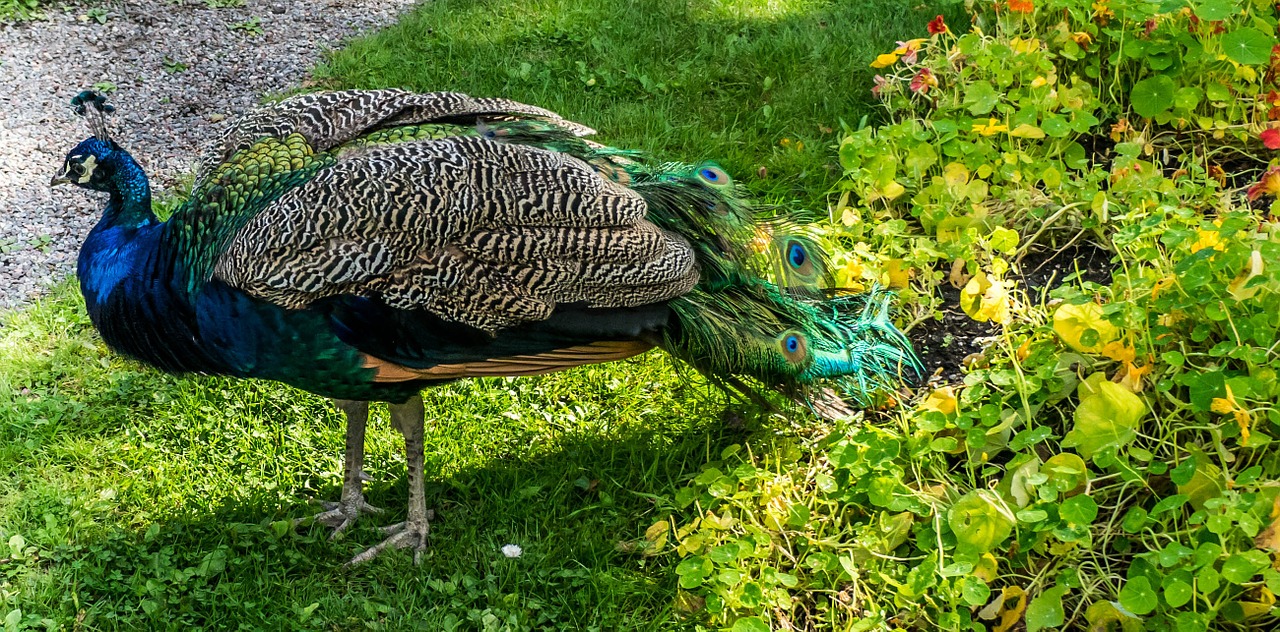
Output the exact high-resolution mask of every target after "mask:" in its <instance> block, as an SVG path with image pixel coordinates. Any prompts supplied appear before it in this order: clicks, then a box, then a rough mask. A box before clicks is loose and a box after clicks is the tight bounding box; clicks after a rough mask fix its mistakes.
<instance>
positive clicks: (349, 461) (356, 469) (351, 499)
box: [315, 399, 382, 539]
mask: <svg viewBox="0 0 1280 632" xmlns="http://www.w3.org/2000/svg"><path fill="white" fill-rule="evenodd" d="M333 403H334V404H336V405H337V406H338V409H339V410H341V411H342V412H344V413H346V415H347V447H346V458H345V460H344V463H343V468H342V496H341V497H340V498H339V499H338V502H329V501H325V502H323V503H321V505H322V506H323V507H324V508H325V511H324V512H323V513H319V514H316V516H315V521H316V522H319V523H322V524H326V525H329V526H330V527H333V534H332V535H330V536H329V539H333V538H336V537H338V535H339V534H341V533H342V532H343V531H346V530H347V529H348V528H350V527H351V526H352V525H354V524H355V523H356V521H357V520H359V519H360V514H361V513H363V512H369V513H382V510H381V509H379V508H377V507H374V506H373V505H370V504H369V503H367V502H365V501H364V482H365V481H366V480H368V476H366V475H365V473H364V428H365V424H367V423H368V421H369V402H361V401H353V400H347V399H335V400H333Z"/></svg>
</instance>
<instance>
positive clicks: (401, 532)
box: [346, 510, 435, 566]
mask: <svg viewBox="0 0 1280 632" xmlns="http://www.w3.org/2000/svg"><path fill="white" fill-rule="evenodd" d="M433 518H435V512H433V511H431V510H427V512H426V515H425V517H424V518H423V519H422V520H418V521H415V520H406V521H404V522H400V523H397V524H393V525H389V526H386V527H382V532H383V533H386V534H387V539H385V540H383V541H382V542H379V543H378V544H377V545H375V546H373V547H372V548H369V549H366V550H365V551H364V552H362V553H360V554H359V555H357V556H355V557H353V558H351V561H350V562H347V563H346V565H347V566H355V565H356V564H360V563H362V562H368V561H369V560H371V559H373V558H375V557H378V555H379V554H381V553H382V552H383V551H385V550H387V549H392V548H394V549H413V563H414V565H415V566H416V565H418V564H420V563H421V562H422V553H423V551H426V550H427V534H428V533H429V532H430V531H431V520H432V519H433Z"/></svg>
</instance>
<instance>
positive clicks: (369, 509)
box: [311, 496, 383, 540]
mask: <svg viewBox="0 0 1280 632" xmlns="http://www.w3.org/2000/svg"><path fill="white" fill-rule="evenodd" d="M320 506H321V507H323V508H324V509H325V511H323V512H321V513H318V514H316V515H315V516H312V518H311V520H312V522H319V523H320V524H323V525H326V526H330V527H333V533H331V534H329V539H330V540H336V539H338V536H339V535H341V534H342V532H344V531H346V530H347V529H349V528H351V526H352V525H354V524H355V523H356V521H358V520H359V519H360V514H362V513H371V514H380V513H382V511H383V510H382V508H380V507H374V506H373V505H370V504H369V503H367V502H365V501H364V496H359V497H357V498H354V499H351V502H350V503H346V502H333V501H328V500H326V501H321V503H320Z"/></svg>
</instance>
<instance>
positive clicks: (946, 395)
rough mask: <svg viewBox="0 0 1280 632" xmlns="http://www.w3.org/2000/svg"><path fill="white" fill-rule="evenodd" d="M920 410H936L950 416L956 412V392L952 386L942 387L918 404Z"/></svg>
mask: <svg viewBox="0 0 1280 632" xmlns="http://www.w3.org/2000/svg"><path fill="white" fill-rule="evenodd" d="M920 408H921V409H923V410H936V411H938V412H940V413H942V414H944V415H950V414H951V413H954V412H956V390H955V387H952V386H944V387H943V388H939V389H935V390H934V391H933V392H932V393H929V396H928V397H926V398H925V400H924V401H923V402H920Z"/></svg>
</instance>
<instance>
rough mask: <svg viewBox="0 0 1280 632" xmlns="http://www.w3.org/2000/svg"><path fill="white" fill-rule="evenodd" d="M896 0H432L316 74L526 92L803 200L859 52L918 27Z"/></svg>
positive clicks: (640, 145) (859, 69)
mask: <svg viewBox="0 0 1280 632" xmlns="http://www.w3.org/2000/svg"><path fill="white" fill-rule="evenodd" d="M912 6H913V5H910V4H908V3H903V2H897V1H894V0H872V1H869V2H858V3H845V2H839V3H838V2H830V1H824V0H785V1H783V0H692V1H685V0H680V1H673V0H612V1H610V0H591V1H587V2H582V1H575V0H532V1H529V2H518V3H511V2H496V1H484V0H440V1H437V2H431V3H429V4H427V5H425V6H423V7H421V8H419V9H418V10H417V11H415V12H414V13H413V14H411V15H409V16H407V17H406V18H405V19H403V20H401V21H400V22H399V24H397V25H395V26H393V27H391V28H389V29H387V30H385V31H383V32H382V33H380V34H379V35H378V36H377V37H374V38H369V39H365V40H361V41H357V42H354V43H352V44H351V45H349V46H347V47H346V48H345V49H343V50H342V51H340V52H339V53H337V54H336V55H334V56H333V57H332V58H331V59H330V60H329V61H328V62H327V63H326V64H323V65H322V66H321V67H320V68H319V69H317V72H316V75H317V77H318V78H319V80H320V81H321V83H322V84H323V85H326V86H331V87H338V88H383V87H402V88H407V89H412V90H419V91H432V90H456V91H460V92H466V93H468V94H472V95H476V96H504V97H507V98H511V99H516V100H518V101H524V102H526V103H532V104H535V105H539V106H542V107H545V108H548V109H551V110H554V111H556V112H558V113H559V114H560V115H562V116H565V117H567V118H570V119H573V120H576V121H579V122H581V123H584V124H586V125H589V126H591V127H593V128H595V129H596V130H598V131H599V135H598V137H597V139H598V140H600V141H601V142H604V143H607V144H611V145H614V146H617V147H626V148H632V149H641V150H645V151H647V152H650V153H652V154H653V155H655V156H657V157H660V158H663V159H671V160H684V161H698V160H703V159H714V160H717V161H719V162H721V163H722V164H723V165H724V166H725V168H726V169H727V170H728V171H729V173H731V174H738V177H739V178H742V179H744V180H745V181H746V182H747V183H748V184H749V185H750V186H751V187H752V188H753V189H754V190H755V191H756V192H757V193H760V194H765V195H770V196H775V197H780V198H783V199H793V198H798V199H800V200H801V201H802V203H807V204H813V203H815V202H818V201H821V196H822V195H823V194H824V193H825V192H826V191H827V190H828V189H829V187H830V186H831V185H832V184H833V183H834V182H835V181H836V180H837V179H838V177H839V176H840V171H839V169H838V167H837V166H836V164H835V161H834V160H833V154H832V151H831V149H830V145H832V144H834V143H835V142H837V141H838V140H839V139H838V134H839V131H840V128H841V124H842V123H845V124H848V125H853V126H857V125H858V124H859V122H860V121H861V120H862V118H863V117H864V116H868V115H870V114H871V113H872V109H873V108H872V105H871V101H870V97H871V95H870V92H869V90H870V88H871V76H872V75H873V74H874V72H875V71H873V70H872V69H871V68H870V67H869V66H868V60H870V59H873V58H874V57H875V55H876V54H878V53H880V52H883V51H884V50H885V49H886V48H888V49H892V48H893V47H894V42H895V41H896V40H906V39H910V38H912V37H917V36H919V34H920V33H923V32H924V31H925V23H926V22H928V20H929V19H930V18H932V17H933V16H934V15H935V14H936V13H937V12H938V10H937V9H936V7H933V6H919V8H912ZM947 13H948V18H952V19H953V22H955V23H960V22H961V21H962V18H960V17H959V12H958V11H948V12H947ZM953 14H954V15H953ZM762 169H763V173H764V174H765V177H763V178H760V177H757V176H759V174H761V173H762V171H761V170H762Z"/></svg>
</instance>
